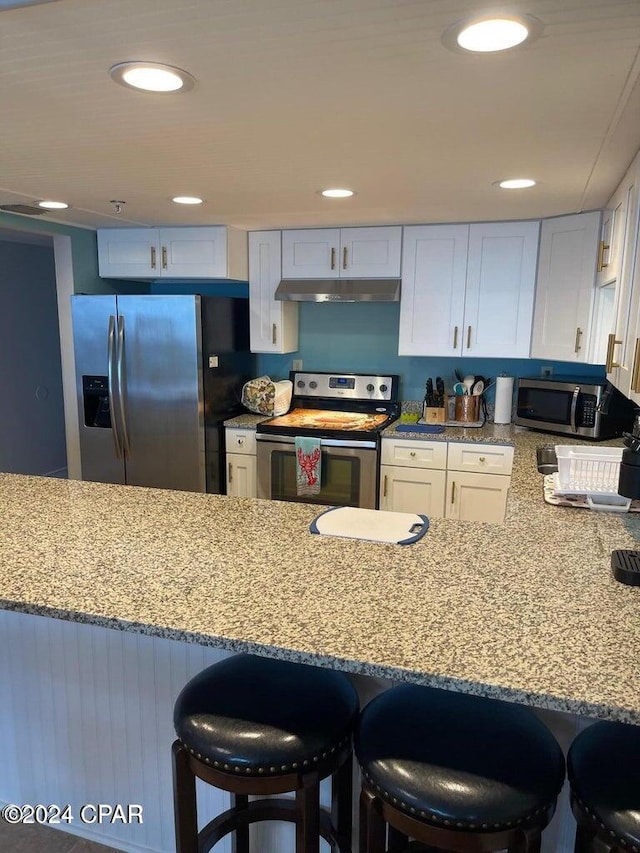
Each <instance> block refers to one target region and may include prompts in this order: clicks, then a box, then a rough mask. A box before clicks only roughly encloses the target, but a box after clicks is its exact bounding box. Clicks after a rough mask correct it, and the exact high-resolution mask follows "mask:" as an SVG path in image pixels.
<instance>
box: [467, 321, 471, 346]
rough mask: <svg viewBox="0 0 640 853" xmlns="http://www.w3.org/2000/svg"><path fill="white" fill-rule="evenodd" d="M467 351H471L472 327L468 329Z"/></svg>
mask: <svg viewBox="0 0 640 853" xmlns="http://www.w3.org/2000/svg"><path fill="white" fill-rule="evenodd" d="M467 349H471V326H469V327H468V328H467Z"/></svg>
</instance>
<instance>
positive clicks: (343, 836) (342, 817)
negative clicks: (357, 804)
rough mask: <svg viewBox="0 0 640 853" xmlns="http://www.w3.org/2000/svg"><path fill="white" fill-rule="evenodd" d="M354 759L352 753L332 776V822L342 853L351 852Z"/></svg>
mask: <svg viewBox="0 0 640 853" xmlns="http://www.w3.org/2000/svg"><path fill="white" fill-rule="evenodd" d="M352 798H353V759H352V756H351V755H350V756H349V757H348V758H347V760H346V761H345V762H344V764H343V765H342V766H341V767H340V768H339V769H338V770H337V771H336V772H335V773H334V774H333V776H332V778H331V823H332V824H333V825H334V827H335V831H336V838H337V840H338V847H339V849H340V853H351V830H352V824H353V818H352V809H353V803H352Z"/></svg>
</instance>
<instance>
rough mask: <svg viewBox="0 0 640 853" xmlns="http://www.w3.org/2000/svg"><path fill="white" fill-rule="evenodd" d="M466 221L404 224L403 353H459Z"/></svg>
mask: <svg viewBox="0 0 640 853" xmlns="http://www.w3.org/2000/svg"><path fill="white" fill-rule="evenodd" d="M468 245H469V226H468V225H411V226H407V227H405V229H404V241H403V249H402V290H401V293H400V334H399V345H398V353H399V355H460V352H461V347H462V324H463V318H464V292H465V285H466V278H467V250H468Z"/></svg>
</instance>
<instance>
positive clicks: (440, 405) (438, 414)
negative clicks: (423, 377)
mask: <svg viewBox="0 0 640 853" xmlns="http://www.w3.org/2000/svg"><path fill="white" fill-rule="evenodd" d="M422 420H423V422H424V423H426V424H443V423H444V422H445V421H446V420H447V406H446V400H445V396H444V382H443V381H442V378H441V377H440V376H436V390H435V392H434V390H433V380H432V379H431V377H429V379H427V382H426V387H425V394H424V404H423V406H422Z"/></svg>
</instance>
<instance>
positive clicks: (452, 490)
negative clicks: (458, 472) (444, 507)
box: [451, 480, 456, 504]
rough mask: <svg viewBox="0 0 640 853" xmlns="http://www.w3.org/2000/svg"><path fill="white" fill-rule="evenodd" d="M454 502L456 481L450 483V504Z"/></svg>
mask: <svg viewBox="0 0 640 853" xmlns="http://www.w3.org/2000/svg"><path fill="white" fill-rule="evenodd" d="M455 501H456V481H455V480H454V481H453V483H451V503H452V504H454V503H455Z"/></svg>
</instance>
